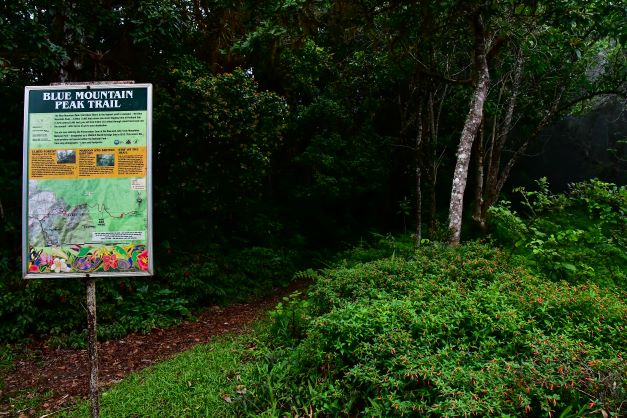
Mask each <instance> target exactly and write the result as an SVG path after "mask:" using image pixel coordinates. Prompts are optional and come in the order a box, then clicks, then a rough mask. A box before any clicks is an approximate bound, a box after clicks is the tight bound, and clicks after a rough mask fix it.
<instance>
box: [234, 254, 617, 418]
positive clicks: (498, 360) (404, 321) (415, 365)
mask: <svg viewBox="0 0 627 418" xmlns="http://www.w3.org/2000/svg"><path fill="white" fill-rule="evenodd" d="M303 303H304V302H299V301H297V300H294V301H291V302H289V303H287V302H286V303H285V304H284V305H282V306H281V310H280V311H278V312H276V313H275V315H274V317H275V319H276V321H275V323H274V329H273V332H274V333H275V335H276V334H277V330H276V327H281V326H283V327H284V329H283V331H284V332H283V333H282V334H280V333H279V335H282V338H280V339H277V338H272V337H271V339H270V341H271V344H270V348H269V350H268V351H267V353H266V354H265V355H264V356H262V357H260V358H257V360H258V362H259V363H258V364H259V365H258V369H259V374H258V383H257V384H256V385H255V387H254V388H253V391H252V393H253V395H252V396H253V397H252V398H251V399H250V400H249V402H247V403H244V404H243V405H244V406H245V407H246V408H248V409H249V412H252V413H254V414H262V413H269V414H278V413H280V411H283V413H286V412H292V413H296V414H304V413H308V414H311V413H314V414H318V415H320V416H338V415H346V416H357V415H363V416H400V415H419V416H425V415H427V416H429V415H431V416H462V415H465V416H468V415H479V416H512V415H516V416H521V415H525V414H533V415H547V414H549V415H550V414H556V413H557V414H559V413H564V414H565V415H564V416H568V415H569V414H571V415H581V414H584V413H585V414H588V413H591V412H597V413H599V412H600V411H601V410H603V411H606V412H607V413H614V414H620V412H621V411H620V408H624V404H622V403H623V402H625V400H626V396H627V395H626V390H627V381H626V379H625V373H626V372H627V364H626V362H625V360H624V358H623V357H622V356H624V353H625V352H626V350H627V341H626V340H625V333H626V332H627V330H626V329H625V323H626V320H627V304H626V303H625V301H624V300H623V299H621V297H619V295H617V294H616V293H614V292H613V291H608V290H604V289H603V288H600V287H598V286H596V285H594V284H589V285H587V284H584V285H573V284H569V283H567V282H564V281H560V282H552V281H546V280H542V279H540V278H538V277H537V276H535V275H534V274H532V273H530V271H529V270H528V269H527V268H525V267H524V266H521V265H517V263H516V262H514V263H510V262H509V261H507V258H506V256H505V255H504V254H503V253H502V252H501V251H499V250H496V249H493V248H489V247H487V246H484V245H480V244H476V243H471V244H468V245H465V246H461V247H458V248H449V247H444V246H440V245H432V246H429V247H427V248H423V249H421V250H419V251H418V252H417V253H416V254H415V256H413V257H411V258H409V259H404V258H401V257H394V258H387V259H383V260H379V261H375V262H371V263H366V264H358V265H355V266H352V267H345V268H336V269H331V270H328V271H325V272H324V273H323V274H321V275H320V277H319V278H318V279H317V280H316V283H315V284H314V285H313V287H312V289H311V291H310V293H309V299H308V301H307V302H306V303H307V304H306V305H304V304H303ZM290 309H292V310H294V312H295V313H296V314H297V315H298V318H299V320H300V322H301V323H300V324H299V325H300V326H301V327H302V328H303V329H304V332H302V333H300V334H302V335H304V337H303V338H302V339H299V337H300V335H299V334H290V332H289V329H288V328H287V327H289V326H290V321H289V320H286V319H289V318H290V315H293V313H290ZM303 321H306V324H303V323H302V322H303ZM289 335H292V337H293V338H294V339H293V340H292V341H291V342H290V341H288V342H287V343H286V336H289ZM288 340H289V338H288ZM309 408H312V409H311V410H310V409H309ZM622 412H624V411H622Z"/></svg>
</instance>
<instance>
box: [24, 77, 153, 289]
mask: <svg viewBox="0 0 627 418" xmlns="http://www.w3.org/2000/svg"><path fill="white" fill-rule="evenodd" d="M24 96H25V97H24V184H23V193H24V202H23V232H22V242H23V246H22V248H23V271H24V277H25V278H44V277H87V276H89V277H92V276H146V275H151V274H152V272H153V259H152V194H151V133H152V132H151V126H152V85H150V84H94V85H62V86H49V87H48V86H47V87H26V88H25V94H24Z"/></svg>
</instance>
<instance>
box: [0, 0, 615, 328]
mask: <svg viewBox="0 0 627 418" xmlns="http://www.w3.org/2000/svg"><path fill="white" fill-rule="evenodd" d="M624 22H625V10H624V8H623V7H621V6H619V5H617V4H615V3H613V2H601V1H577V0H572V1H560V2H536V1H529V2H527V1H486V2H478V1H453V0H447V1H441V2H432V1H421V0H418V1H408V2H398V1H370V0H368V1H350V0H349V1H321V0H284V1H277V0H271V1H267V0H264V1H246V0H240V1H217V0H167V1H163V0H159V1H136V0H106V1H97V2H93V1H84V0H73V1H72V0H66V1H61V0H46V1H43V0H15V1H10V2H3V3H2V5H0V103H1V104H2V112H0V205H1V206H0V243H1V245H0V269H1V270H2V273H0V289H3V290H2V292H3V295H4V296H0V297H4V300H3V302H4V303H3V307H0V316H3V318H10V319H7V320H6V321H5V322H6V323H7V327H6V329H4V330H3V331H2V332H3V333H4V335H3V336H2V337H1V338H2V339H5V340H12V339H19V338H24V337H25V336H28V335H38V334H45V335H61V334H62V333H63V332H65V331H67V330H70V329H76V328H78V329H80V324H81V321H82V314H81V313H80V312H78V313H77V314H76V315H74V314H72V315H70V316H69V317H68V314H67V313H68V312H70V311H71V310H72V309H73V308H72V307H73V306H74V307H75V306H77V304H79V303H80V299H81V298H82V294H81V293H80V292H81V291H80V283H70V282H63V283H59V282H54V283H53V284H51V283H50V282H40V281H38V282H31V283H28V284H25V283H23V282H22V281H21V278H20V265H21V264H20V263H21V261H20V257H21V255H20V254H21V249H20V246H21V242H20V233H21V219H20V217H21V202H22V197H21V173H22V166H21V161H22V157H21V156H22V124H23V92H24V86H26V85H47V84H49V83H52V82H77V81H91V80H134V81H135V82H138V83H140V82H141V83H145V82H148V83H152V84H153V86H154V112H153V118H154V126H153V132H154V137H153V143H154V155H153V156H152V158H153V164H154V172H153V176H154V197H155V198H154V214H155V225H154V232H155V251H156V253H155V255H154V257H155V261H156V271H157V276H156V277H155V278H154V280H152V281H147V282H142V281H134V280H121V281H119V282H118V281H116V282H115V283H112V282H107V284H106V285H105V286H104V287H103V290H102V292H103V295H102V300H103V305H102V306H103V307H102V314H101V315H102V318H103V323H105V324H106V323H107V318H108V317H110V318H113V317H114V316H115V315H114V313H116V312H117V314H119V313H120V312H121V311H120V309H122V308H121V306H122V302H121V300H126V301H129V300H141V301H143V302H142V303H143V305H141V306H142V307H141V308H137V307H134V308H132V309H136V310H139V311H140V312H139V313H138V312H136V311H133V312H130V311H129V312H127V314H128V318H135V317H137V316H138V317H140V319H138V320H137V323H136V324H135V323H133V324H131V325H128V324H127V325H124V326H122V325H116V326H117V327H118V328H116V326H113V325H111V328H108V329H107V328H106V327H104V328H103V331H102V332H103V333H104V335H105V336H115V335H119V334H121V333H123V332H126V330H128V329H134V328H133V327H135V328H142V327H144V326H146V323H147V321H148V322H150V321H152V322H151V324H153V325H154V324H155V323H159V321H160V319H159V316H158V315H157V314H156V312H157V311H159V312H160V310H166V311H167V310H168V309H171V310H172V311H173V312H179V313H182V314H186V313H189V311H188V307H189V306H200V305H202V304H204V303H214V302H216V301H218V302H219V301H225V300H232V299H234V298H236V297H237V296H238V295H241V294H250V293H251V292H255V291H257V290H260V289H264V288H268V287H269V286H271V285H273V284H276V283H278V282H282V281H285V280H286V277H289V278H291V277H292V274H293V272H294V271H296V270H298V269H299V268H304V267H310V266H319V265H320V264H322V260H324V259H325V257H326V256H328V255H329V254H331V253H333V252H336V251H339V250H342V249H344V248H346V247H347V246H348V245H353V244H355V243H358V242H359V241H360V240H366V241H367V240H370V239H373V237H380V236H385V234H387V233H390V232H391V233H407V234H409V233H412V234H418V237H419V239H418V241H417V243H420V242H421V240H422V239H428V240H430V241H447V240H448V239H449V235H450V234H449V223H448V222H449V221H448V219H449V217H450V211H449V201H450V196H451V184H452V182H453V179H454V177H456V176H457V175H458V174H457V172H455V171H454V168H455V166H456V163H457V161H458V157H459V154H460V153H459V152H458V144H459V143H460V137H463V133H464V132H466V131H465V128H466V127H467V125H468V120H469V115H470V113H469V108H470V107H471V104H472V103H473V102H472V101H473V100H475V99H476V97H477V92H478V91H479V87H480V86H481V81H480V80H482V78H481V75H482V74H487V77H488V80H486V82H487V83H488V84H489V85H488V88H487V95H486V97H485V100H484V102H482V106H481V110H482V114H481V116H480V118H479V119H478V122H479V124H478V125H477V129H476V131H475V132H474V133H473V134H472V135H471V136H472V138H471V139H472V140H473V141H472V142H471V144H472V155H471V157H470V159H471V161H470V164H469V166H468V168H467V169H466V171H465V175H466V177H467V181H468V186H467V187H466V193H465V195H464V205H463V209H464V211H463V218H462V219H463V222H462V226H463V231H462V234H461V235H462V239H470V238H476V237H481V236H486V234H488V233H489V232H490V230H489V225H488V224H489V222H488V221H489V219H488V218H489V216H488V208H489V207H490V206H492V205H494V204H495V203H496V202H497V200H498V199H499V197H501V198H506V199H509V198H510V197H511V195H512V189H513V188H514V187H518V186H527V187H530V186H531V185H533V184H535V183H534V182H535V180H537V179H539V178H540V177H544V176H545V177H548V180H549V184H551V185H553V186H554V190H556V191H561V190H566V187H567V184H569V183H571V182H574V181H580V180H585V179H589V178H593V177H597V178H599V179H601V180H603V181H605V182H611V183H616V184H619V185H621V184H625V180H626V179H627V178H626V168H627V154H626V152H627V142H626V141H625V138H626V133H627V117H626V115H625V77H626V74H627V66H626V60H625V50H624V42H625V32H624ZM481 54H484V55H485V65H483V64H482V62H481V60H479V59H478V56H480V55H481ZM485 66H487V67H485ZM484 67H485V68H484ZM514 207H517V206H516V203H515V202H514ZM521 208H522V207H521ZM522 209H524V208H522ZM173 293H174V294H175V295H176V296H172V294H173ZM18 295H19V296H18ZM182 301H183V302H182ZM32 304H38V305H39V306H41V307H44V308H45V307H49V308H51V309H52V310H53V311H55V312H56V313H55V314H54V315H53V317H54V318H57V319H58V320H59V321H58V324H57V325H54V326H52V327H51V328H50V327H49V324H50V323H53V324H56V323H55V322H54V318H53V320H52V321H47V324H48V325H45V326H44V324H38V321H37V318H38V317H39V315H42V314H38V313H33V312H29V311H28V309H27V307H28V306H32ZM108 304H109V305H108ZM151 304H152V305H151ZM107 306H109V307H107ZM125 306H128V305H125ZM133 306H135V305H133ZM53 308H54V309H53ZM128 309H131V308H128ZM132 309H131V310H132ZM122 311H123V309H122ZM42 312H47V311H45V309H43V310H42ZM122 313H124V312H122ZM133 315H135V316H133ZM61 318H63V320H62V319H61ZM67 318H74V319H71V320H68V319H67ZM150 318H152V319H150ZM154 318H156V319H154ZM164 318H165V317H164ZM163 320H164V321H166V319H163ZM3 321H4V319H3ZM166 322H167V321H166ZM15 323H19V324H20V326H19V327H15V326H14V325H9V324H15ZM2 326H4V325H2ZM11 327H12V328H11ZM46 327H48V328H46ZM12 330H13V331H12Z"/></svg>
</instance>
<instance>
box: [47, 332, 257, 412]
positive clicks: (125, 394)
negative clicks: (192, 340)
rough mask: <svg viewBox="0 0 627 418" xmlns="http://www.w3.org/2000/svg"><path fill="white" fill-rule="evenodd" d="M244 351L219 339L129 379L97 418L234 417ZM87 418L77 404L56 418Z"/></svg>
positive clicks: (110, 394)
mask: <svg viewBox="0 0 627 418" xmlns="http://www.w3.org/2000/svg"><path fill="white" fill-rule="evenodd" d="M244 345H245V344H244V343H243V340H242V338H241V337H225V338H221V339H219V340H216V341H215V342H212V343H211V344H206V345H198V346H196V347H195V348H193V349H191V350H189V351H187V352H184V353H181V354H179V355H177V356H176V357H174V358H172V359H170V360H167V361H165V362H163V363H160V364H158V365H155V366H153V367H149V368H147V369H145V370H143V371H140V372H137V373H133V374H131V375H130V376H128V377H126V378H125V379H124V380H123V381H122V382H120V383H119V384H117V385H115V386H113V387H112V388H110V389H109V390H107V391H105V392H104V393H102V395H101V399H100V416H101V417H103V418H104V417H171V416H172V417H173V416H177V417H182V416H185V417H225V418H227V417H234V416H237V415H236V412H235V408H234V405H235V403H236V402H237V399H236V398H235V396H237V392H238V391H239V392H245V387H244V386H243V383H242V381H241V377H240V376H242V375H243V374H245V372H246V370H245V369H246V368H247V367H250V366H249V365H247V364H245V363H243V362H241V357H242V355H243V353H244V352H245V348H243V347H244ZM234 394H235V396H234ZM225 398H226V399H227V400H225ZM89 415H90V404H89V402H81V403H79V404H78V405H77V406H76V407H75V408H73V409H71V410H69V411H65V412H63V413H62V414H61V415H56V416H64V417H86V416H89Z"/></svg>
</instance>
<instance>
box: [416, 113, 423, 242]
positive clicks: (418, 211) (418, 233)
mask: <svg viewBox="0 0 627 418" xmlns="http://www.w3.org/2000/svg"><path fill="white" fill-rule="evenodd" d="M417 123H418V127H417V128H418V132H417V133H416V153H415V159H416V247H419V246H420V241H421V240H422V172H421V158H420V156H421V146H422V102H421V103H420V104H419V105H418V120H417Z"/></svg>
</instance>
